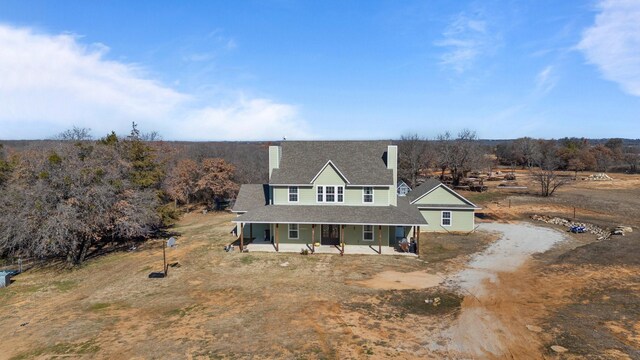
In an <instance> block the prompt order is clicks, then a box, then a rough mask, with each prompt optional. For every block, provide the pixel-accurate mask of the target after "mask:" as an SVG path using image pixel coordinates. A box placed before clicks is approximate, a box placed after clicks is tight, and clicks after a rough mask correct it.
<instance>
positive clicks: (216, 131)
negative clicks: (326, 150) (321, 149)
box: [176, 98, 308, 140]
mask: <svg viewBox="0 0 640 360" xmlns="http://www.w3.org/2000/svg"><path fill="white" fill-rule="evenodd" d="M176 131H177V134H179V135H180V137H183V138H191V139H193V140H206V139H211V138H212V137H213V138H217V139H242V140H260V139H276V140H277V139H282V137H284V136H286V137H287V138H289V139H303V138H307V137H308V135H307V131H306V127H305V126H304V125H303V124H300V123H299V122H298V121H297V109H296V108H295V107H294V106H291V105H286V104H278V103H274V102H273V101H271V100H268V99H244V98H240V99H238V100H237V101H236V102H234V103H233V104H230V105H226V106H220V107H205V108H203V109H200V110H197V111H193V112H192V113H190V114H189V116H188V117H187V119H186V120H185V121H184V122H183V123H182V124H181V127H180V129H177V130H176Z"/></svg>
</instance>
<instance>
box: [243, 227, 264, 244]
mask: <svg viewBox="0 0 640 360" xmlns="http://www.w3.org/2000/svg"><path fill="white" fill-rule="evenodd" d="M251 228H253V230H251ZM268 228H269V224H253V225H252V226H251V227H250V226H249V224H243V226H242V237H243V238H244V239H245V240H249V238H250V235H251V232H252V231H253V238H254V239H257V240H262V239H264V235H265V234H264V231H265V230H266V229H268Z"/></svg>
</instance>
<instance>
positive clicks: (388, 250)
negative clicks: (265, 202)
mask: <svg viewBox="0 0 640 360" xmlns="http://www.w3.org/2000/svg"><path fill="white" fill-rule="evenodd" d="M245 248H246V249H248V251H249V252H276V248H275V245H273V244H271V243H268V242H265V243H262V242H257V243H256V242H255V241H254V242H252V243H250V244H246V245H245ZM302 249H307V250H309V252H311V244H280V252H285V253H300V251H301V250H302ZM315 253H316V254H340V249H339V248H338V247H337V246H332V245H322V246H316V252H315ZM344 254H345V255H352V254H355V255H379V254H378V245H371V246H367V245H345V247H344ZM382 255H400V256H417V255H416V254H413V253H403V252H398V251H396V250H395V249H394V248H392V247H390V246H383V247H382Z"/></svg>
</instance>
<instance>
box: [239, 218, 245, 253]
mask: <svg viewBox="0 0 640 360" xmlns="http://www.w3.org/2000/svg"><path fill="white" fill-rule="evenodd" d="M238 226H240V231H238V234H240V252H242V249H243V248H244V234H243V233H242V229H243V228H244V226H242V223H239V224H238Z"/></svg>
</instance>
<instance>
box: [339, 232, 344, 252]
mask: <svg viewBox="0 0 640 360" xmlns="http://www.w3.org/2000/svg"><path fill="white" fill-rule="evenodd" d="M340 245H341V246H342V250H340V256H342V255H344V225H340Z"/></svg>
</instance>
